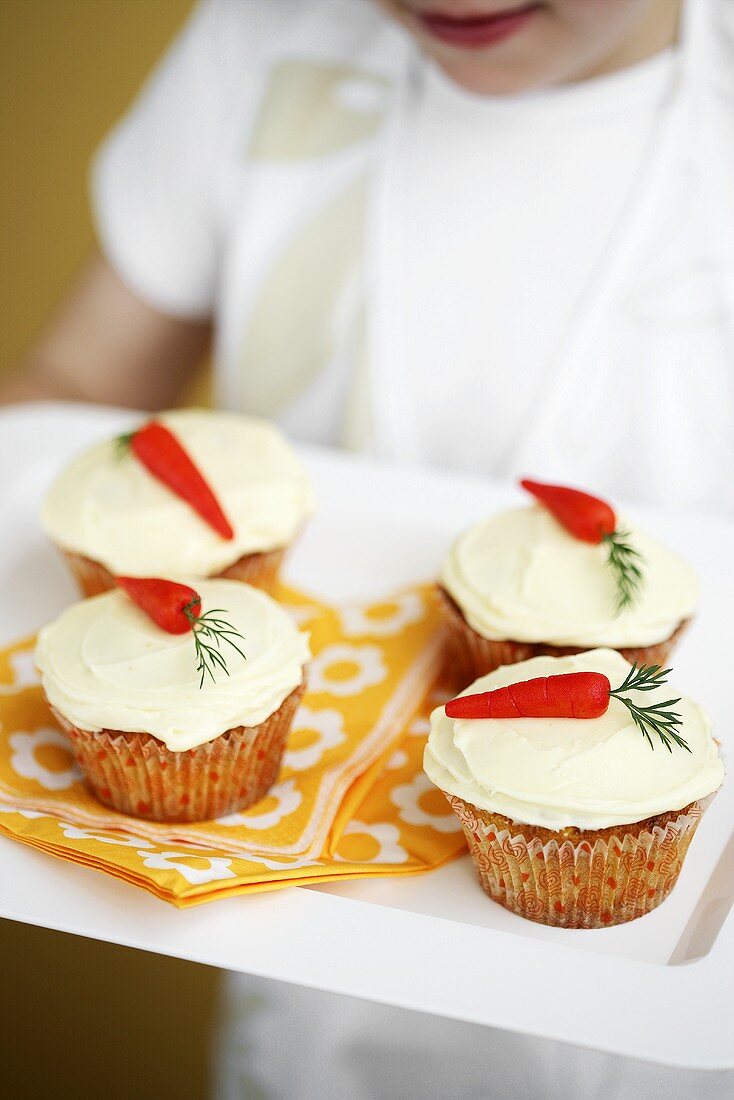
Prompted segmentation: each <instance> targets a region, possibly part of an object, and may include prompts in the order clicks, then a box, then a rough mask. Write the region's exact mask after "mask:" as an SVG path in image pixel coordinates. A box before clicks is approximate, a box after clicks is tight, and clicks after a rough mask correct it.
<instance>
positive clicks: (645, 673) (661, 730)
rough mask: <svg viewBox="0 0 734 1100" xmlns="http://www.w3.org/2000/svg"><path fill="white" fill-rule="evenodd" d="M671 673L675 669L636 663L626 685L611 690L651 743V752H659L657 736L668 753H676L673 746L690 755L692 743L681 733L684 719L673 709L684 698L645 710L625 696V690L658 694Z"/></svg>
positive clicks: (668, 700)
mask: <svg viewBox="0 0 734 1100" xmlns="http://www.w3.org/2000/svg"><path fill="white" fill-rule="evenodd" d="M670 671H671V669H669V668H661V667H660V665H647V666H645V665H638V664H637V663H635V664H634V665H633V666H632V668H631V669H630V670H629V672H628V673H627V678H626V679H625V681H624V683H623V684H620V685H619V687H618V688H613V689H611V690H610V692H609V694H610V696H613V697H614V698H615V699H619V701H620V703H624V705H625V706H626V707H627V710H628V711H629V712H630V714H631V715H632V719H633V721H634V723H635V725H636V726H637V728H638V729H639V730H640V732H641V733H642V736H643V737H644V738H645V739H646V740H647V743H648V744H649V746H650V748H651V749H653V750H654V749H655V745H654V744H653V740H652V734H653V733H655V734H657V736H658V737H659V738H660V740H661V741H662V743H663V744H664V745H665V747H666V749H667V750H668V752H672V751H673V743H674V744H676V745H678V746H679V748H681V749H685V750H686V752H690V751H691V750H690V749H689V748H688V743H687V742H686V741H685V740H684V739H683V738H682V737H681V736H680V734H679V733H678V732H677V730H678V727H679V726H680V725H681V723H682V718H681V716H680V714H678V712H677V711H674V710H671V709H670V708H671V707H674V706H675V704H676V703H680V698H678V699H666V700H665V701H664V702H660V703H653V704H651V705H650V706H647V707H643V706H639V705H638V704H637V703H633V702H632V700H631V699H628V698H626V697H625V696H624V695H623V694H622V693H623V692H625V691H655V690H656V688H659V687H662V685H663V684H666V683H667V682H668V673H669V672H670Z"/></svg>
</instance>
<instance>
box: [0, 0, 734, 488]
mask: <svg viewBox="0 0 734 1100" xmlns="http://www.w3.org/2000/svg"><path fill="white" fill-rule="evenodd" d="M467 12H471V13H472V14H471V15H470V16H468V15H466V14H465V13H467ZM679 23H680V30H679ZM732 27H734V12H733V11H732V3H731V0H693V2H692V3H688V4H686V5H685V6H683V8H682V12H681V4H680V3H679V0H545V2H543V3H526V4H522V5H518V4H517V3H516V2H515V0H473V2H472V3H471V4H469V3H466V2H465V0H381V3H380V5H379V6H378V5H377V3H375V2H374V0H278V3H272V2H270V0H248V2H247V3H239V2H237V0H210V2H208V3H205V4H204V5H203V6H201V7H200V8H199V9H198V11H197V12H196V13H195V15H194V17H193V19H192V20H191V22H190V24H189V26H188V27H187V28H186V29H185V31H184V33H183V34H182V35H181V37H180V39H179V40H178V42H177V43H176V44H175V45H174V47H173V49H172V50H171V52H170V53H169V55H168V56H167V58H166V59H165V60H164V62H163V64H162V65H161V66H160V67H159V69H158V70H157V72H156V74H155V75H154V77H153V79H152V80H151V82H150V83H149V85H148V86H147V87H146V89H145V90H144V92H143V93H142V95H141V97H140V99H139V101H138V103H137V104H136V106H135V107H134V109H133V111H132V112H131V113H130V115H129V116H128V117H127V118H126V119H124V120H123V122H122V123H121V124H120V126H119V127H118V128H117V129H116V130H115V132H114V133H113V134H112V135H111V137H110V138H109V139H108V141H107V143H106V144H105V146H104V147H103V149H102V151H101V153H100V154H99V156H98V158H97V161H96V164H95V169H94V176H93V192H94V206H95V213H96V219H97V225H98V230H99V236H100V240H101V243H102V250H103V254H104V259H100V260H99V261H97V262H96V263H95V264H94V265H93V266H92V268H91V270H90V271H89V272H87V274H86V275H85V276H84V277H83V279H82V281H81V283H80V285H79V287H78V288H77V290H76V292H75V293H74V294H73V295H72V297H71V300H70V302H69V303H68V304H67V306H66V307H65V308H64V309H63V310H62V313H61V315H60V317H59V318H58V319H57V320H56V322H55V324H54V325H53V326H52V328H51V329H50V331H49V332H48V333H47V334H46V336H45V337H44V338H43V340H42V341H41V343H40V345H39V346H38V347H37V348H36V349H35V350H34V351H33V352H32V353H31V356H30V362H29V365H28V367H27V370H26V374H25V377H24V378H20V379H19V380H16V381H15V382H14V383H13V388H12V389H11V390H7V389H6V398H8V399H9V398H10V396H11V395H13V394H14V395H15V397H16V399H17V398H21V397H23V396H32V395H33V394H36V395H43V396H64V397H78V398H82V399H84V398H88V399H93V400H100V401H108V402H112V403H114V402H123V403H125V404H131V405H137V406H144V407H155V406H161V405H168V404H170V403H171V402H172V401H174V400H175V398H176V395H177V393H178V392H179V390H180V388H181V386H182V383H183V381H184V379H185V377H186V375H187V374H188V372H189V371H190V370H191V369H192V367H193V366H194V365H195V364H196V363H197V362H198V360H199V358H200V356H201V353H202V350H203V348H204V347H205V346H206V343H207V340H208V338H209V332H210V328H209V326H210V324H212V323H213V326H214V341H215V343H214V356H215V363H216V397H217V400H218V402H219V403H220V404H222V405H225V406H229V407H234V408H245V409H248V410H251V411H253V412H257V413H262V414H264V415H267V416H272V417H275V418H277V419H278V420H279V421H280V423H281V424H282V425H283V427H284V428H285V429H286V430H288V431H289V432H290V433H291V434H293V435H294V436H296V437H298V438H301V439H309V440H314V441H317V442H322V443H341V444H344V445H347V446H351V447H355V448H360V449H368V450H371V451H373V452H376V453H379V454H381V455H383V456H387V457H395V458H399V459H403V460H406V461H410V462H416V463H423V464H430V465H434V466H441V467H447V466H449V467H454V468H458V469H469V470H473V471H477V472H482V473H485V474H487V475H500V476H514V475H515V474H517V473H518V472H519V471H522V470H527V469H534V470H542V471H543V473H544V476H546V477H548V478H555V479H558V480H564V479H565V480H571V481H579V480H581V481H584V482H586V483H588V484H592V485H594V486H595V487H596V488H597V489H598V490H599V491H601V492H607V493H609V494H610V495H614V496H617V497H622V498H628V499H638V500H640V499H649V500H655V501H667V502H677V503H680V504H695V505H696V506H699V507H720V506H721V504H722V503H725V504H729V505H731V503H732V500H733V499H734V495H733V494H734V490H733V489H732V484H731V479H730V477H729V471H730V469H731V467H732V460H733V459H734V433H733V432H732V421H733V419H734V413H733V402H734V397H733V396H732V394H733V390H732V385H731V369H732V368H731V363H732V354H731V352H732V347H731V345H732V315H733V310H732V306H733V305H734V278H733V271H734V269H733V267H732V263H733V261H734V215H732V212H731V204H730V202H729V195H730V194H731V191H732V183H733V182H734V112H732V110H731V106H732V95H734V63H733V62H734V47H732V45H731V43H732V37H731V30H732ZM100 364H104V368H103V369H101V368H100ZM694 365H695V367H696V368H697V370H696V369H694ZM702 383H703V384H702Z"/></svg>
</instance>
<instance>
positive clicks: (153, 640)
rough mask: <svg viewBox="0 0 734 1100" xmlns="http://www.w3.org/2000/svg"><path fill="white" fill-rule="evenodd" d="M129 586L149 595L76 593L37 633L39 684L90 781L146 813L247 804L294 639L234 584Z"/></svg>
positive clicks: (264, 760)
mask: <svg viewBox="0 0 734 1100" xmlns="http://www.w3.org/2000/svg"><path fill="white" fill-rule="evenodd" d="M129 583H131V584H134V585H137V586H146V585H148V586H152V596H150V594H149V596H150V598H148V599H147V602H146V599H145V598H143V599H142V600H141V598H140V596H139V595H136V600H137V602H134V601H133V599H131V598H130V596H129V595H128V594H127V592H125V591H123V590H121V589H117V590H115V591H111V592H107V593H104V594H102V595H99V596H96V597H93V598H92V599H88V600H84V601H82V602H81V603H77V604H74V605H73V606H71V607H69V608H67V610H66V611H64V612H63V613H62V614H61V615H60V616H59V618H58V619H57V620H56V621H55V622H53V623H51V624H50V625H49V626H46V627H44V628H43V629H42V630H41V632H40V634H39V636H38V645H37V651H36V662H37V665H38V669H39V672H40V673H41V683H42V687H43V691H44V693H45V696H46V699H47V700H48V702H49V704H50V706H51V708H52V710H53V712H54V714H55V715H56V717H57V719H58V721H59V723H60V725H61V726H62V728H63V729H64V730H65V731H66V733H67V734H68V736H69V738H70V740H71V747H72V749H73V751H74V754H75V756H76V758H77V760H78V762H79V764H80V766H81V768H82V771H83V772H84V775H85V778H86V780H87V782H88V784H89V786H90V787H91V788H92V790H93V791H94V793H95V795H96V796H97V798H98V799H99V800H100V801H101V802H104V803H105V804H106V805H108V806H111V807H113V808H114V809H115V810H119V811H120V812H121V813H125V814H131V815H133V816H136V817H143V818H150V819H152V820H156V821H199V820H205V819H208V818H214V817H220V816H222V815H223V814H227V813H232V812H234V811H236V810H240V809H243V808H244V807H246V806H249V805H251V804H252V803H253V802H257V801H258V800H259V799H260V798H262V797H263V796H264V795H265V794H266V792H267V791H268V790H269V788H270V787H271V786H272V784H273V782H274V781H275V778H276V776H277V774H278V769H279V767H280V761H281V757H282V754H283V749H284V746H285V742H286V738H287V735H288V731H289V728H290V725H291V722H292V720H293V716H294V713H295V710H296V707H297V705H298V701H299V699H300V697H301V695H302V693H303V690H304V665H305V663H306V661H307V660H308V656H309V650H308V639H307V636H306V635H305V634H302V633H300V632H299V631H298V630H297V629H296V627H295V626H294V624H293V622H292V620H291V619H290V618H289V617H288V616H287V615H286V614H285V612H284V611H282V610H281V608H280V607H279V606H278V604H277V603H275V601H274V600H272V599H271V598H270V597H269V596H268V595H267V594H266V593H264V592H262V591H260V590H258V589H256V588H252V587H251V586H250V585H246V584H242V583H240V582H237V581H230V580H212V581H203V582H200V583H197V587H196V591H194V590H193V589H192V588H187V587H186V586H184V585H181V584H175V585H171V584H169V582H166V581H157V580H156V581H139V580H138V581H135V580H133V581H131V582H129ZM146 591H147V589H145V588H144V590H143V597H145V595H146ZM197 598H198V603H197V602H196V601H197ZM143 607H145V608H146V610H143ZM160 624H163V626H162V625H160ZM164 627H165V629H164Z"/></svg>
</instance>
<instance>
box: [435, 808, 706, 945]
mask: <svg viewBox="0 0 734 1100" xmlns="http://www.w3.org/2000/svg"><path fill="white" fill-rule="evenodd" d="M714 793H715V792H714ZM444 794H446V792H444ZM713 797H714V795H713V794H711V795H709V796H707V797H706V798H703V799H698V800H697V801H696V802H692V803H690V804H689V805H688V806H685V807H684V808H683V809H682V810H675V811H672V812H670V813H665V814H659V815H658V816H656V817H650V818H647V819H645V820H644V821H639V822H637V823H636V824H633V825H624V826H615V827H613V828H609V829H597V830H587V831H582V830H579V829H566V830H562V831H561V832H554V831H553V830H550V829H543V828H540V827H535V826H531V825H525V824H520V823H518V822H515V821H511V820H510V818H508V817H504V816H503V815H502V814H496V813H490V812H489V811H487V810H482V809H479V808H478V807H477V806H474V805H472V804H471V803H469V802H466V801H464V799H463V798H458V797H456V796H454V795H449V794H446V798H447V799H448V801H449V803H450V805H451V807H452V809H453V810H454V813H455V814H456V815H457V817H458V818H459V821H460V822H461V826H462V829H463V830H464V835H465V837H466V840H467V843H468V845H469V851H470V852H471V856H472V860H473V861H474V868H475V870H476V873H477V875H478V877H479V881H480V883H481V885H482V888H483V889H484V891H485V892H486V893H487V894H488V895H489V896H490V897H491V898H492V900H493V901H496V902H498V903H499V904H500V905H503V906H504V907H505V908H506V909H509V910H510V911H511V912H513V913H517V914H518V915H519V916H521V917H527V918H528V919H529V920H533V921H537V922H539V923H540V924H548V925H553V926H555V927H557V928H608V927H610V926H611V925H614V924H623V923H625V922H626V921H631V920H635V919H636V918H637V917H642V916H644V915H645V914H646V913H649V912H651V911H652V910H653V909H655V908H656V907H657V906H658V905H660V903H661V902H662V901H664V900H665V898H666V897H667V896H668V894H669V893H670V891H671V890H672V889H673V887H674V886H675V883H676V881H677V879H678V875H679V874H680V869H681V866H682V864H683V860H684V858H685V855H686V852H687V851H688V846H689V845H690V843H691V840H692V839H693V834H694V833H695V831H696V828H697V827H698V823H699V821H700V820H701V817H702V815H703V813H704V811H705V810H706V809H707V807H708V806H709V804H710V803H711V801H712V799H713Z"/></svg>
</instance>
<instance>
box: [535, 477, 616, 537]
mask: <svg viewBox="0 0 734 1100" xmlns="http://www.w3.org/2000/svg"><path fill="white" fill-rule="evenodd" d="M520 484H521V485H522V487H523V489H527V491H528V492H529V493H532V495H533V496H534V497H535V499H536V500H539V501H540V503H541V504H543V505H544V506H545V507H546V508H547V509H548V511H549V512H550V513H551V515H553V516H555V518H556V519H557V520H558V522H559V523H560V524H561V526H562V527H565V528H566V530H567V531H568V532H569V533H570V534H572V535H573V536H574V538H577V539H581V540H582V541H583V542H594V543H598V542H602V541H603V540H604V539H605V538H606V537H607V536H609V535H613V534H614V532H615V531H616V529H617V517H616V516H615V514H614V509H613V508H612V507H611V506H610V505H609V504H607V502H606V501H604V500H600V499H599V497H594V496H592V495H591V494H590V493H584V492H582V491H581V490H580V489H569V488H567V487H566V486H565V485H546V484H544V483H543V482H542V481H530V480H529V479H528V478H523V480H522V481H521V482H520Z"/></svg>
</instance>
